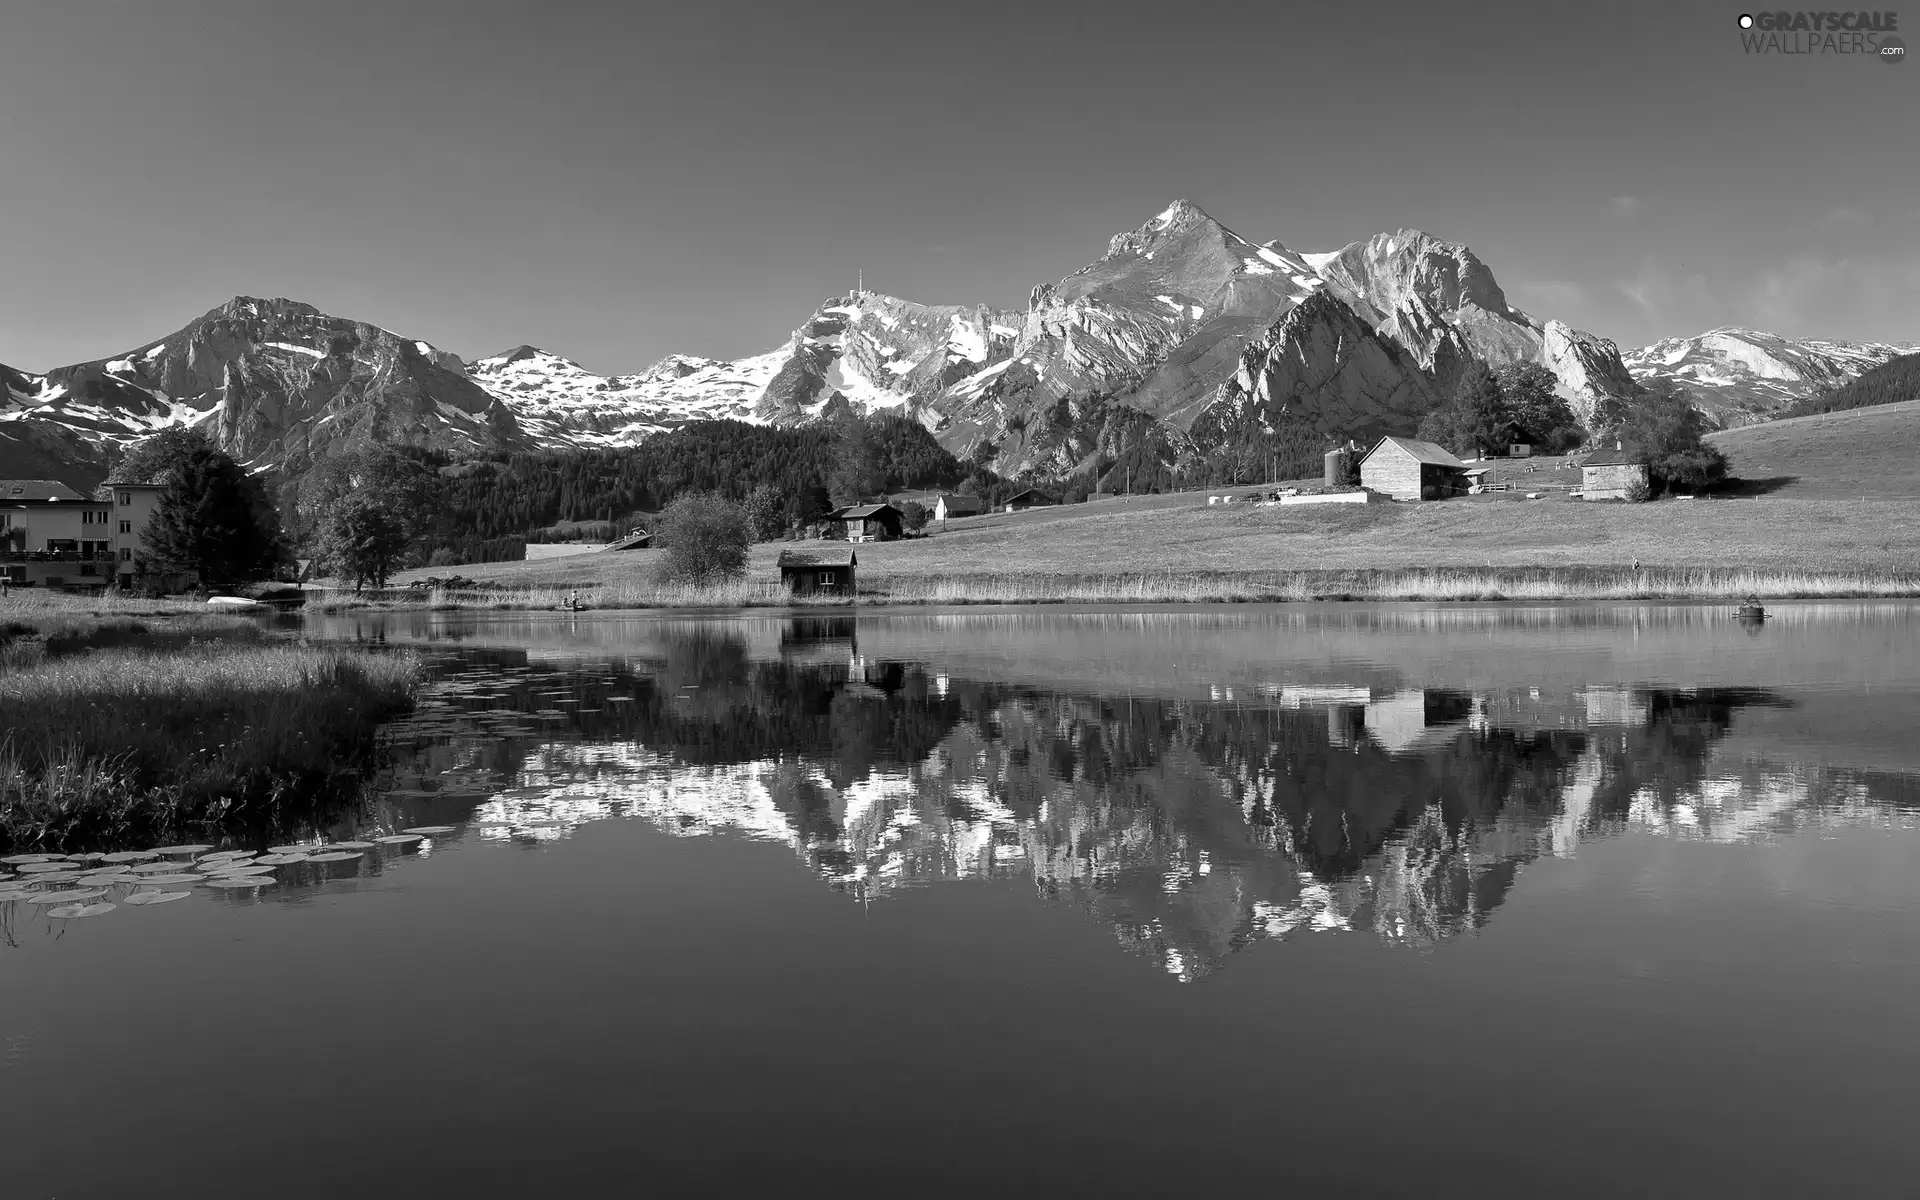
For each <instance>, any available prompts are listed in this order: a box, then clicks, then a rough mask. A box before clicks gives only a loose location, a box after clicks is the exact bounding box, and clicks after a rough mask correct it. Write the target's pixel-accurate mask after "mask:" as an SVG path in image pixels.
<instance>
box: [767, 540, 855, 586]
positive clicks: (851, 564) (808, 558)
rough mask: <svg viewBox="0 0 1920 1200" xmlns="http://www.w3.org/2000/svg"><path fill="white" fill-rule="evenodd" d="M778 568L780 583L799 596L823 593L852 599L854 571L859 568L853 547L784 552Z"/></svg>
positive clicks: (781, 554)
mask: <svg viewBox="0 0 1920 1200" xmlns="http://www.w3.org/2000/svg"><path fill="white" fill-rule="evenodd" d="M777 565H778V566H779V568H780V582H781V583H783V584H785V585H786V588H787V590H788V591H789V592H791V593H793V594H794V595H796V596H811V595H814V594H816V593H820V592H830V593H833V594H835V595H842V596H851V595H853V594H854V571H855V569H856V568H857V567H859V565H860V560H859V559H858V558H857V557H855V555H854V552H853V549H852V547H848V548H847V549H844V550H842V549H837V548H836V549H822V550H782V551H781V552H780V558H779V559H778V563H777Z"/></svg>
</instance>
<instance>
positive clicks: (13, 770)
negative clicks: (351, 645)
mask: <svg viewBox="0 0 1920 1200" xmlns="http://www.w3.org/2000/svg"><path fill="white" fill-rule="evenodd" d="M196 633H197V634H199V635H200V636H195V634H196ZM18 640H21V639H16V641H18ZM39 645H40V650H39V653H38V656H37V657H36V658H35V659H34V660H33V661H22V662H17V663H15V664H13V665H9V666H7V667H6V669H5V670H3V671H0V730H4V733H3V734H0V846H12V847H44V848H57V847H61V846H67V845H72V844H75V843H87V844H95V845H97V844H102V843H118V842H127V841H140V840H168V839H174V838H178V837H185V836H193V835H196V834H205V833H209V832H215V831H219V830H222V829H229V828H230V827H232V826H234V825H236V824H239V825H244V826H248V827H252V828H256V829H261V830H270V829H273V828H278V827H281V826H284V825H288V824H298V823H299V822H300V821H301V820H303V819H306V818H309V817H310V816H311V814H312V813H313V812H314V810H315V809H316V808H317V807H324V806H327V805H330V804H335V803H343V802H347V801H350V800H354V799H357V798H358V795H359V791H360V788H361V786H362V784H361V780H362V778H363V777H364V774H365V771H366V768H367V767H368V766H369V765H370V763H371V759H372V755H373V753H374V749H375V731H376V728H377V726H378V724H379V722H380V721H381V720H382V719H383V718H384V717H386V716H387V715H389V714H390V713H392V712H394V711H396V710H398V709H400V708H403V707H405V706H406V705H407V704H409V703H410V702H411V699H412V696H413V694H414V691H415V688H416V686H417V681H418V678H419V672H420V666H419V663H418V662H417V661H416V660H415V659H414V658H412V657H411V656H408V655H404V654H374V653H368V652H365V651H353V650H343V649H325V648H319V647H312V646H302V645H295V644H289V643H274V642H267V641H265V640H263V638H262V637H261V636H260V635H259V633H258V630H257V629H256V630H254V631H253V632H252V633H251V634H248V633H240V632H238V631H237V630H235V629H216V630H213V631H211V633H210V631H209V630H208V629H200V630H194V629H191V628H188V629H179V630H163V631H148V632H147V633H146V634H145V635H143V636H129V637H128V638H125V639H122V640H119V641H117V642H116V643H115V644H112V645H107V646H104V647H100V646H93V647H85V648H74V647H67V648H65V649H62V648H60V647H59V645H58V644H57V643H56V642H51V641H46V640H42V641H40V642H39Z"/></svg>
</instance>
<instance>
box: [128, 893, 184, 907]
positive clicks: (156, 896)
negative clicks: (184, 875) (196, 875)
mask: <svg viewBox="0 0 1920 1200" xmlns="http://www.w3.org/2000/svg"><path fill="white" fill-rule="evenodd" d="M191 895H193V893H192V892H135V893H134V894H133V895H131V896H128V897H127V899H126V903H128V904H168V903H171V902H173V901H175V900H185V899H186V898H187V897H188V896H191Z"/></svg>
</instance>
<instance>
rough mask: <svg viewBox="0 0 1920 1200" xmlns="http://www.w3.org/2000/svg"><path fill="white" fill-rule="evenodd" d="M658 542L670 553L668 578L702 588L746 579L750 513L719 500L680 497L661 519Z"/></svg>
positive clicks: (708, 497)
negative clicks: (748, 516) (707, 585)
mask: <svg viewBox="0 0 1920 1200" xmlns="http://www.w3.org/2000/svg"><path fill="white" fill-rule="evenodd" d="M655 540H656V542H657V543H658V544H659V545H660V546H661V547H662V548H663V549H664V550H665V551H666V568H665V572H664V573H665V575H666V577H667V578H668V579H669V580H671V581H673V582H676V583H686V584H694V585H704V584H712V583H721V582H724V581H726V580H729V579H739V578H741V577H743V576H745V575H746V573H747V548H748V547H749V546H751V545H752V543H753V532H752V529H751V523H750V522H749V520H748V518H747V511H746V509H744V508H742V507H741V506H740V505H738V504H735V503H734V502H733V501H731V500H728V499H726V498H724V497H722V496H716V495H711V494H709V495H692V496H682V497H680V498H679V499H678V500H675V501H674V502H673V503H672V504H669V505H667V509H666V511H665V512H663V513H661V514H660V527H659V528H658V529H657V530H656V531H655Z"/></svg>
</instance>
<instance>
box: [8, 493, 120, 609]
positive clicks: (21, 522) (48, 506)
mask: <svg viewBox="0 0 1920 1200" xmlns="http://www.w3.org/2000/svg"><path fill="white" fill-rule="evenodd" d="M113 529H114V525H113V511H112V508H111V507H110V506H109V505H107V504H106V503H105V502H104V501H101V500H95V499H90V498H88V497H86V496H83V495H81V494H80V493H79V492H77V491H75V490H73V489H72V488H70V487H68V486H67V485H66V484H64V483H60V482H58V481H56V480H52V479H0V576H4V577H5V578H6V580H7V582H8V583H9V584H12V585H14V586H16V587H35V586H38V587H56V588H57V587H80V588H100V587H105V586H106V585H107V584H108V583H109V582H110V581H111V579H112V577H113V561H114V534H113V532H112V531H113Z"/></svg>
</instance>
